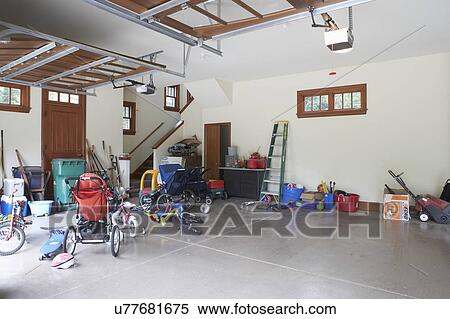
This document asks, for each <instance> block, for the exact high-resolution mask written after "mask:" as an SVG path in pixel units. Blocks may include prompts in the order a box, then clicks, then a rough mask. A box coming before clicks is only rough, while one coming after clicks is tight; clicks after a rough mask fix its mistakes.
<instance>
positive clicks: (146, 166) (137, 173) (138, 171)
mask: <svg viewBox="0 0 450 319" xmlns="http://www.w3.org/2000/svg"><path fill="white" fill-rule="evenodd" d="M149 169H153V153H152V154H151V155H150V156H149V157H147V159H146V160H145V161H144V162H143V163H142V164H141V165H139V167H138V168H137V169H136V170H135V171H134V172H133V173H132V174H131V179H140V178H141V176H142V174H144V173H145V171H146V170H149Z"/></svg>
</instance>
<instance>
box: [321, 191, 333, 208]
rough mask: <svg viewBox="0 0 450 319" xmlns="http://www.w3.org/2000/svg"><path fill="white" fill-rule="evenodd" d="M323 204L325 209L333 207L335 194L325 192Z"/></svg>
mask: <svg viewBox="0 0 450 319" xmlns="http://www.w3.org/2000/svg"><path fill="white" fill-rule="evenodd" d="M323 204H324V207H325V209H333V207H334V194H330V193H325V194H324V198H323Z"/></svg>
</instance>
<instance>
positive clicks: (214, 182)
mask: <svg viewBox="0 0 450 319" xmlns="http://www.w3.org/2000/svg"><path fill="white" fill-rule="evenodd" d="M208 188H209V189H214V188H225V182H224V181H223V180H220V179H211V180H209V181H208Z"/></svg>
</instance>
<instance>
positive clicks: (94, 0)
mask: <svg viewBox="0 0 450 319" xmlns="http://www.w3.org/2000/svg"><path fill="white" fill-rule="evenodd" d="M82 1H84V2H86V3H89V4H91V5H93V6H95V7H97V8H100V9H102V10H105V11H108V12H109V13H112V14H114V15H116V16H118V17H121V18H124V19H126V20H128V21H132V22H134V23H136V24H138V25H140V26H143V27H145V28H147V29H150V30H153V31H155V32H158V33H160V34H163V35H165V36H168V37H170V38H172V39H175V40H177V41H180V42H182V43H185V44H187V45H190V46H199V47H201V48H202V49H205V50H207V51H209V52H211V53H214V54H217V55H219V56H222V52H221V51H220V50H217V49H216V48H213V47H211V46H209V45H207V44H205V43H203V41H199V39H192V38H191V37H189V36H187V35H185V34H183V33H181V32H177V31H175V30H172V29H171V28H168V27H166V26H165V25H162V24H160V23H157V22H154V21H148V22H147V21H144V20H141V19H140V17H139V14H136V13H133V12H132V11H130V10H127V9H125V8H123V7H121V6H118V5H116V4H114V3H111V2H110V1H107V0H82ZM191 1H192V0H191ZM198 1H199V0H196V2H198ZM204 1H206V0H201V1H200V2H204ZM169 10H171V9H169ZM163 12H164V11H163ZM158 15H159V14H158ZM162 72H164V71H162ZM166 73H170V72H167V71H166Z"/></svg>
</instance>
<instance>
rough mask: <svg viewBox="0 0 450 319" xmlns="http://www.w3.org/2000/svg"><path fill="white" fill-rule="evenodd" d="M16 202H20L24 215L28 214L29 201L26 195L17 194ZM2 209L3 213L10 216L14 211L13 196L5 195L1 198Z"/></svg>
mask: <svg viewBox="0 0 450 319" xmlns="http://www.w3.org/2000/svg"><path fill="white" fill-rule="evenodd" d="M14 202H19V203H20V205H21V206H22V207H23V210H22V216H24V217H25V216H28V205H27V203H28V201H27V198H26V197H25V196H16V197H14ZM0 206H1V209H2V215H3V216H8V215H10V214H12V211H13V204H12V203H11V197H9V196H6V195H3V196H2V198H1V203H0Z"/></svg>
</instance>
